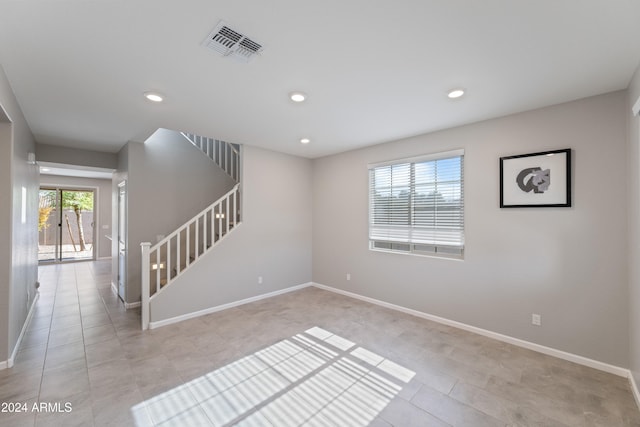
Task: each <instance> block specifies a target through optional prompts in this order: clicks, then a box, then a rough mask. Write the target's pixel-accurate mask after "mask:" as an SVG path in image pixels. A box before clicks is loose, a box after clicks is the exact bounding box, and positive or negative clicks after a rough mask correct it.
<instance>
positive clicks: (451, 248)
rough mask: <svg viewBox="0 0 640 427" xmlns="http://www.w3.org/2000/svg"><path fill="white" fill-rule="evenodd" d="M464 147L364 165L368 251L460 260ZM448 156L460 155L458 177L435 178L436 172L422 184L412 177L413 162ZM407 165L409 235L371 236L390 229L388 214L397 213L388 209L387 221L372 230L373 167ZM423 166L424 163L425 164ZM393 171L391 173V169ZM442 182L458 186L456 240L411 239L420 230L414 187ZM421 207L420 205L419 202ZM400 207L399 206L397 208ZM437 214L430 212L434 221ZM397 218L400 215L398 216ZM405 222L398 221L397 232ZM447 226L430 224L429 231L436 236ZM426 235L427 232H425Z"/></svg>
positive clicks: (390, 189) (390, 187) (391, 185)
mask: <svg viewBox="0 0 640 427" xmlns="http://www.w3.org/2000/svg"><path fill="white" fill-rule="evenodd" d="M464 154H465V153H464V149H457V150H450V151H445V152H438V153H432V154H426V155H421V156H415V157H408V158H402V159H396V160H389V161H384V162H379V163H371V164H369V165H368V167H367V173H368V242H369V243H368V245H369V250H372V251H380V252H392V253H400V254H411V255H419V256H435V257H443V258H453V259H464V249H465V204H464V192H465V191H464V175H465V173H464V168H465V161H464V160H465V159H464V157H465V156H464ZM452 158H460V174H459V175H458V179H457V180H449V181H447V180H444V179H442V180H438V179H437V173H436V174H435V179H434V181H433V182H429V183H428V184H425V183H417V182H416V181H417V180H416V176H415V169H416V164H420V163H429V162H433V165H434V166H436V164H437V163H436V161H438V160H446V159H452ZM405 164H408V165H409V168H410V172H409V178H408V179H409V184H408V188H409V194H408V196H407V197H408V202H407V208H406V209H407V223H408V224H406V229H407V231H406V232H407V233H408V235H409V236H410V237H407V238H406V239H405V238H396V239H394V238H387V239H384V238H375V237H374V236H372V233H375V232H376V231H378V232H379V231H380V230H381V229H384V228H385V227H384V225H388V226H391V227H390V229H392V228H393V224H392V222H393V219H392V217H391V215H392V214H397V212H393V211H392V212H391V213H389V214H388V215H389V219H388V221H389V224H378V225H383V227H379V228H378V230H376V229H375V225H376V223H375V216H376V214H375V200H374V196H375V193H374V191H375V188H376V187H374V179H375V178H374V174H375V172H374V171H375V170H376V169H378V168H385V167H393V166H402V165H405ZM425 167H427V166H425ZM391 173H393V172H391ZM392 177H393V175H391V178H390V182H391V184H390V186H389V187H388V189H389V191H390V194H393V191H394V189H396V190H397V187H395V186H394V185H393V178H392ZM445 181H446V182H447V183H452V182H453V183H459V185H460V190H459V191H460V197H459V199H458V206H459V209H460V217H461V218H460V219H459V220H458V221H457V222H456V223H455V225H456V227H458V226H459V228H455V229H453V230H454V234H459V237H458V239H456V241H455V242H453V243H452V244H447V243H445V242H437V241H435V240H437V238H436V237H433V239H434V241H433V242H431V243H424V242H423V241H416V240H419V239H414V238H413V237H412V236H413V235H414V231H415V232H416V233H415V234H419V232H420V227H419V226H417V225H416V221H417V218H419V213H418V214H417V210H416V206H417V204H416V202H415V199H416V195H417V194H418V193H417V191H416V187H421V186H424V185H434V186H436V188H437V187H438V184H439V183H440V184H443V183H445ZM390 206H391V205H387V206H383V208H387V209H392V208H391V207H390ZM423 206H424V205H423ZM378 209H380V207H378ZM401 209H403V208H401ZM400 212H401V213H402V214H403V215H404V212H402V210H401V211H400ZM422 215H424V212H423V213H422ZM437 217H438V216H437V215H435V214H434V220H435V221H436V222H437ZM400 218H401V217H400ZM403 225H405V224H400V225H399V227H398V229H399V230H401V232H402V231H403V230H404V229H403V228H402V226H403ZM422 230H428V228H425V227H422ZM446 230H447V227H444V226H441V227H437V226H436V227H434V228H433V229H431V233H432V234H433V235H437V234H438V231H440V232H445V233H446ZM449 230H452V228H451V227H449ZM427 234H429V233H427Z"/></svg>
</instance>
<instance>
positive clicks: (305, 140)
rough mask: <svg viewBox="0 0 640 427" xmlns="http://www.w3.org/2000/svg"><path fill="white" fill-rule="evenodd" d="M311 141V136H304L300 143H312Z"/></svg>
mask: <svg viewBox="0 0 640 427" xmlns="http://www.w3.org/2000/svg"><path fill="white" fill-rule="evenodd" d="M310 142H311V140H310V139H309V138H302V139H301V140H300V144H308V143H310Z"/></svg>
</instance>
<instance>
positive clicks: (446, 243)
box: [369, 150, 464, 254]
mask: <svg viewBox="0 0 640 427" xmlns="http://www.w3.org/2000/svg"><path fill="white" fill-rule="evenodd" d="M463 176H464V152H463V151H461V150H459V151H455V152H448V153H441V154H438V155H432V156H425V157H421V158H413V159H406V160H399V161H397V162H390V163H385V164H380V165H371V166H370V167H369V241H370V244H371V248H372V249H383V250H398V251H404V252H444V253H448V254H462V250H463V248H464V178H463Z"/></svg>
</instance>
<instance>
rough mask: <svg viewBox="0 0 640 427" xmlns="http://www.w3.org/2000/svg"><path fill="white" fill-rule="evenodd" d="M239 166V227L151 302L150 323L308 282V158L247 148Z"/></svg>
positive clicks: (309, 175)
mask: <svg viewBox="0 0 640 427" xmlns="http://www.w3.org/2000/svg"><path fill="white" fill-rule="evenodd" d="M243 165H244V166H243V176H242V225H240V226H239V227H238V228H236V229H235V230H234V231H233V232H232V233H231V234H229V235H228V236H227V237H228V238H225V239H224V240H222V241H221V242H220V243H219V245H218V246H215V247H214V248H213V249H212V250H211V252H209V253H208V254H207V255H205V257H203V258H201V259H200V260H199V261H198V262H196V263H195V264H193V266H192V267H191V268H190V269H189V270H187V271H186V272H185V273H184V276H183V279H181V280H180V281H179V282H178V281H176V282H174V284H172V285H171V286H168V287H166V288H165V289H163V290H162V291H161V292H160V294H158V295H157V296H156V297H154V299H153V300H152V304H151V321H152V322H157V321H160V320H165V319H170V318H173V317H176V316H180V315H183V314H185V313H190V312H194V311H199V310H204V309H207V308H210V307H216V306H219V305H222V304H226V303H230V302H234V301H238V300H242V299H245V298H249V297H253V296H256V295H261V294H265V293H269V292H273V291H277V290H280V289H285V288H288V287H291V286H296V285H300V284H304V283H308V282H310V281H311V220H312V217H311V199H312V194H311V193H312V188H311V161H310V160H307V159H302V158H299V157H294V156H289V155H286V154H280V153H276V152H273V151H267V150H263V149H259V148H255V147H247V146H245V147H243ZM258 276H262V278H263V283H262V284H258Z"/></svg>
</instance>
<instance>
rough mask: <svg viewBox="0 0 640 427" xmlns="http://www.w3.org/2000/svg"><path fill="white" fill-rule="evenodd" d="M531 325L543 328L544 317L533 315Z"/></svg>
mask: <svg viewBox="0 0 640 427" xmlns="http://www.w3.org/2000/svg"><path fill="white" fill-rule="evenodd" d="M531 324H532V325H535V326H542V316H540V315H539V314H532V315H531Z"/></svg>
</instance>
